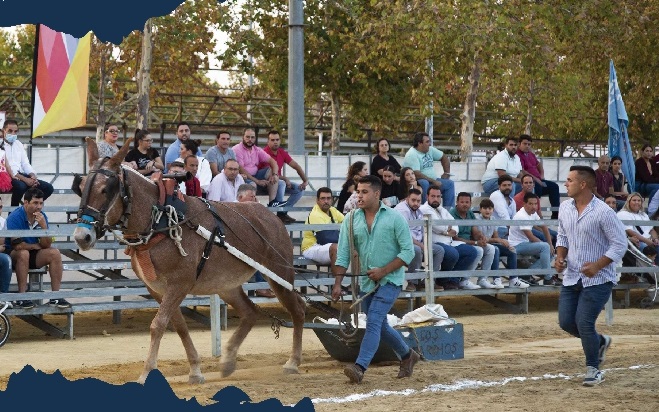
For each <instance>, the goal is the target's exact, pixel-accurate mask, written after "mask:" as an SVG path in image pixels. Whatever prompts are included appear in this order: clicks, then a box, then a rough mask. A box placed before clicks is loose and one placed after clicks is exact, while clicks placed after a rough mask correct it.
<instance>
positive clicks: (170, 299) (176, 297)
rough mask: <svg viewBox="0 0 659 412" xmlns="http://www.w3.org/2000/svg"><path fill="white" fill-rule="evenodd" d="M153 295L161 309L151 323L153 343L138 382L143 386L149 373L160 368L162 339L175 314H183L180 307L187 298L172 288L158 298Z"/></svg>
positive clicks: (181, 292)
mask: <svg viewBox="0 0 659 412" xmlns="http://www.w3.org/2000/svg"><path fill="white" fill-rule="evenodd" d="M181 289H184V288H181ZM151 294H152V296H153V297H154V298H155V299H156V300H157V301H158V302H159V303H160V307H159V308H158V312H157V313H156V316H155V317H154V318H153V320H152V321H151V328H150V331H151V343H150V345H149V354H148V356H147V358H146V361H145V362H144V370H143V371H142V374H141V375H140V377H139V379H138V380H137V381H138V382H139V383H142V384H143V383H144V382H145V381H146V377H147V376H148V375H149V372H151V371H152V370H153V369H156V368H157V367H158V349H159V348H160V340H161V339H162V335H163V334H164V333H165V328H166V327H167V324H168V323H169V321H170V319H172V316H173V315H174V313H176V312H178V313H180V312H181V310H180V308H179V306H180V304H181V302H182V301H183V299H184V298H185V295H186V294H187V291H186V290H182V291H181V290H176V289H175V288H171V287H170V288H169V289H168V290H167V291H166V292H165V293H164V295H162V296H158V295H157V294H154V293H153V292H152V293H151Z"/></svg>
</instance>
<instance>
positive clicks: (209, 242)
mask: <svg viewBox="0 0 659 412" xmlns="http://www.w3.org/2000/svg"><path fill="white" fill-rule="evenodd" d="M199 199H200V200H201V201H202V202H204V203H205V204H206V206H207V207H208V210H209V211H210V212H211V214H212V215H213V217H214V218H215V227H214V228H213V231H212V232H211V234H210V236H209V237H208V238H207V239H206V246H205V247H204V253H202V255H201V260H200V261H199V264H198V265H197V278H199V275H201V271H202V270H204V266H205V265H206V261H207V260H208V259H209V258H210V256H211V251H212V249H213V245H218V246H219V247H221V248H225V249H226V248H227V246H226V243H225V242H224V238H225V235H224V230H222V229H223V225H222V218H221V217H220V215H218V214H217V212H216V211H215V208H214V207H213V205H211V204H210V203H208V200H206V199H204V198H201V197H200V198H199ZM215 239H219V240H218V241H216V240H215Z"/></svg>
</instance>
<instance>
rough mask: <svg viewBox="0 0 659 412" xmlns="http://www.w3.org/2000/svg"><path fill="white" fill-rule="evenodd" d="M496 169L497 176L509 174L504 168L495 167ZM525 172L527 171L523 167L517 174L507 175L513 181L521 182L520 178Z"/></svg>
mask: <svg viewBox="0 0 659 412" xmlns="http://www.w3.org/2000/svg"><path fill="white" fill-rule="evenodd" d="M496 171H497V174H498V175H499V177H501V176H503V175H509V174H508V172H506V170H505V169H496ZM526 174H527V172H526V171H525V170H524V169H522V170H521V171H520V172H519V173H518V174H517V176H510V175H509V176H510V177H512V178H513V182H517V183H522V178H523V177H524V175H526Z"/></svg>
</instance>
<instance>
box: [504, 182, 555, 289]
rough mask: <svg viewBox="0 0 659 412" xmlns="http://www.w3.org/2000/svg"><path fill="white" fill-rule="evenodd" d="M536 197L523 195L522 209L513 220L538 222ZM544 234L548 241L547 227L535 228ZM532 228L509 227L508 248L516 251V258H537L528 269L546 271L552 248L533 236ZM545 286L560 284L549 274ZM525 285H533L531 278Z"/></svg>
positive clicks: (546, 276)
mask: <svg viewBox="0 0 659 412" xmlns="http://www.w3.org/2000/svg"><path fill="white" fill-rule="evenodd" d="M538 201H539V199H538V195H536V194H535V193H527V194H525V195H524V207H522V208H521V209H520V210H519V212H517V213H516V214H515V216H513V220H540V216H538V213H536V212H537V210H538ZM535 228H536V229H539V230H541V231H543V232H544V233H545V236H546V238H547V239H550V236H549V232H548V231H547V226H544V225H542V226H536V227H535ZM532 229H533V226H531V225H529V226H510V234H509V235H508V242H509V243H510V246H512V247H514V248H515V250H516V251H517V256H523V255H531V256H535V257H538V259H537V260H536V261H535V262H534V263H533V264H532V265H531V266H530V268H529V269H547V271H549V270H550V269H551V268H550V259H551V256H553V255H554V246H553V245H552V244H551V241H549V242H544V241H542V240H540V239H539V238H538V237H537V236H535V235H534V234H533V231H532ZM544 278H545V281H544V284H545V285H558V284H559V283H560V282H559V281H558V279H557V278H554V277H553V276H552V275H551V274H546V275H545V276H544ZM525 280H526V282H527V283H533V278H532V277H530V278H527V279H525Z"/></svg>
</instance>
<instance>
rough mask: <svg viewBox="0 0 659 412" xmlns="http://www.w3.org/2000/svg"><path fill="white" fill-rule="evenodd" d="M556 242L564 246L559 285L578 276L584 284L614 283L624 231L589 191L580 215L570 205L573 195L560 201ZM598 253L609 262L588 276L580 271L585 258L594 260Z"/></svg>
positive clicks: (622, 251)
mask: <svg viewBox="0 0 659 412" xmlns="http://www.w3.org/2000/svg"><path fill="white" fill-rule="evenodd" d="M556 246H557V247H558V246H562V247H564V248H566V249H567V259H566V269H565V271H564V272H563V285H565V286H572V285H576V284H577V282H579V279H581V283H582V284H583V286H584V287H588V286H594V285H600V284H603V283H606V282H613V283H614V284H615V283H616V264H617V263H618V262H620V261H621V260H622V256H623V255H624V254H625V252H627V235H626V234H625V227H624V226H623V224H622V222H621V221H620V219H618V217H617V216H616V213H615V212H614V211H613V209H611V208H610V207H609V206H608V205H607V204H606V203H604V202H602V201H601V200H599V199H598V198H597V197H596V196H594V195H593V199H592V200H591V201H590V203H589V204H588V205H587V206H586V208H585V209H584V210H583V212H581V216H579V212H578V211H577V208H576V206H575V205H574V199H569V200H566V201H564V202H563V203H561V206H560V208H559V210H558V237H557V238H556ZM602 256H606V257H608V258H609V259H611V260H612V261H613V262H612V263H611V264H609V265H607V266H606V267H604V268H603V269H602V270H600V271H599V272H598V273H597V274H596V275H595V276H593V277H592V278H589V277H587V276H586V275H584V274H583V273H581V268H582V266H583V264H584V263H585V262H595V261H596V260H598V259H599V258H601V257H602Z"/></svg>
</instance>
